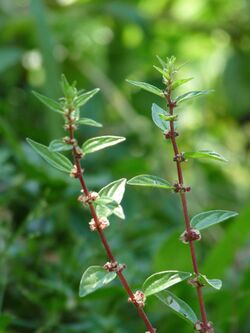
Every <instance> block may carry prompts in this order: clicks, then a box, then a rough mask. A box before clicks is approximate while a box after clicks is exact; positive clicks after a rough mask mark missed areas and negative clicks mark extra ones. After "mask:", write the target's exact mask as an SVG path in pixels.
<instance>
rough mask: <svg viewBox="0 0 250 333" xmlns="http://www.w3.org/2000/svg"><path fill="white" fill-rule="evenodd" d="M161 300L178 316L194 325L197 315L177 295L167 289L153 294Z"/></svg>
mask: <svg viewBox="0 0 250 333" xmlns="http://www.w3.org/2000/svg"><path fill="white" fill-rule="evenodd" d="M155 296H156V297H157V298H158V299H159V300H160V301H161V302H163V303H164V304H165V305H167V306H168V307H169V308H170V309H171V310H172V311H174V312H175V313H176V314H177V315H178V316H179V317H181V318H182V319H184V320H186V321H187V322H189V323H190V324H192V325H194V324H195V323H196V322H197V320H198V319H197V316H196V314H195V313H194V311H193V310H192V309H191V307H190V306H189V305H188V304H187V303H186V302H184V301H183V300H182V299H180V298H179V297H177V296H175V295H174V294H173V293H171V292H170V291H168V290H164V291H162V292H160V293H159V294H156V295H155Z"/></svg>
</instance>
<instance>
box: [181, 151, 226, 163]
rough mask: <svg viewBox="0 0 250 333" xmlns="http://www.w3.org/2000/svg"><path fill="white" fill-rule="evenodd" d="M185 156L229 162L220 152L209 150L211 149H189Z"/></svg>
mask: <svg viewBox="0 0 250 333" xmlns="http://www.w3.org/2000/svg"><path fill="white" fill-rule="evenodd" d="M183 155H184V157H185V158H209V159H211V160H216V161H221V162H227V160H226V159H225V158H224V157H223V156H221V155H220V154H218V153H216V152H214V151H209V150H200V151H189V152H185V153H183Z"/></svg>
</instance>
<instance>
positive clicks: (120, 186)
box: [96, 178, 127, 219]
mask: <svg viewBox="0 0 250 333" xmlns="http://www.w3.org/2000/svg"><path fill="white" fill-rule="evenodd" d="M126 181H127V179H126V178H121V179H118V180H116V181H114V182H112V183H110V184H108V185H106V186H105V187H103V188H102V189H101V190H100V191H99V193H98V194H99V196H100V198H103V197H108V198H110V199H112V200H114V201H115V202H116V203H117V205H118V206H117V207H114V209H109V210H107V209H106V210H105V211H104V210H103V209H102V208H101V207H99V206H97V209H96V212H97V215H98V216H106V217H107V216H109V215H111V214H113V213H114V214H115V215H116V216H118V217H119V218H122V219H124V218H125V216H124V213H123V209H122V207H121V206H120V205H119V204H120V203H121V201H122V198H123V195H124V192H125V185H126ZM103 213H105V215H101V214H103Z"/></svg>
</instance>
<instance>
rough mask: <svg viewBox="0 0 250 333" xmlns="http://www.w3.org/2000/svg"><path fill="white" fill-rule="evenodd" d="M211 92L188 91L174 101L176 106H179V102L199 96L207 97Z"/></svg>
mask: <svg viewBox="0 0 250 333" xmlns="http://www.w3.org/2000/svg"><path fill="white" fill-rule="evenodd" d="M211 92H213V90H198V91H189V92H187V93H185V94H183V95H180V96H178V97H177V98H176V99H175V101H176V103H177V104H179V103H180V102H183V101H186V100H189V99H191V98H193V97H197V96H201V95H207V94H210V93H211Z"/></svg>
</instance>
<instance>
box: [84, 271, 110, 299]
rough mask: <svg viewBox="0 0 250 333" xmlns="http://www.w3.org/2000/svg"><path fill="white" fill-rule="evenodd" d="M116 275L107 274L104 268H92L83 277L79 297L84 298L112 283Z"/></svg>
mask: <svg viewBox="0 0 250 333" xmlns="http://www.w3.org/2000/svg"><path fill="white" fill-rule="evenodd" d="M115 277H116V273H114V272H107V271H106V270H105V269H104V268H103V267H102V266H91V267H89V268H88V269H87V270H86V271H85V272H84V273H83V275H82V278H81V282H80V288H79V296H80V297H84V296H86V295H88V294H91V293H93V292H94V291H95V290H97V289H100V288H102V287H103V286H105V285H106V284H108V283H110V282H111V281H112V280H114V279H115Z"/></svg>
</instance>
